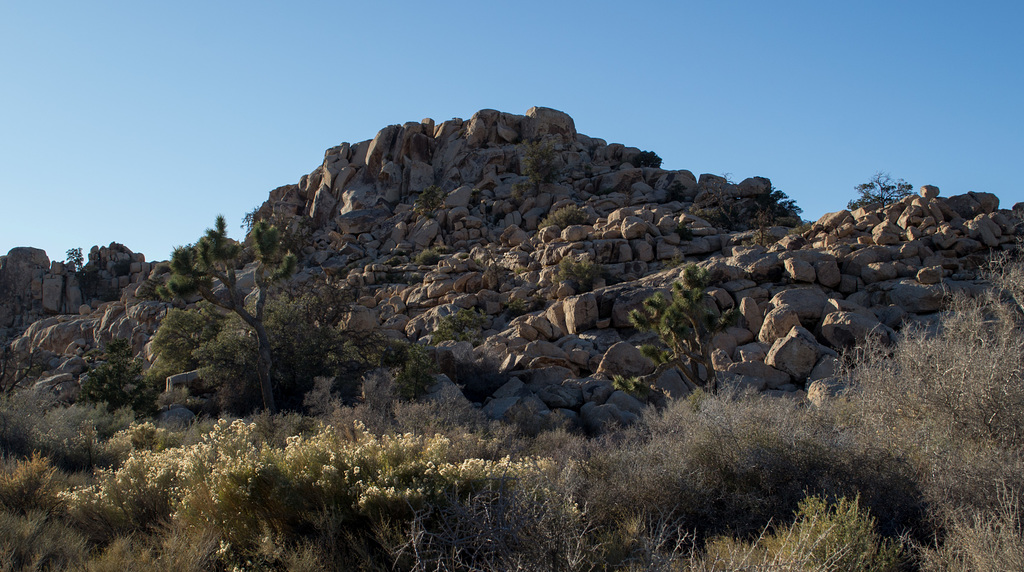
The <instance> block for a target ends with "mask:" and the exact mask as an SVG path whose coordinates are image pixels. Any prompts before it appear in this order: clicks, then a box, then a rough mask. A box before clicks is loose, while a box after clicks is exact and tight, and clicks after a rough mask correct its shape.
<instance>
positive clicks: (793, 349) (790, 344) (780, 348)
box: [765, 326, 821, 381]
mask: <svg viewBox="0 0 1024 572" xmlns="http://www.w3.org/2000/svg"><path fill="white" fill-rule="evenodd" d="M820 353H821V352H819V351H818V342H817V340H815V339H814V335H813V334H811V332H809V331H807V329H805V328H802V327H799V326H797V327H794V328H793V329H791V330H790V331H789V334H787V335H786V337H784V338H779V339H778V340H776V341H775V343H774V344H773V345H772V348H771V349H770V350H768V356H767V358H766V359H765V363H766V364H768V365H770V366H772V367H774V368H775V369H777V370H779V371H784V372H786V373H788V374H789V375H791V376H793V379H795V380H797V381H802V380H804V379H806V378H807V376H808V375H810V374H811V370H813V369H814V365H815V364H816V363H817V362H818V357H819V356H820Z"/></svg>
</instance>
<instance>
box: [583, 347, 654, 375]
mask: <svg viewBox="0 0 1024 572" xmlns="http://www.w3.org/2000/svg"><path fill="white" fill-rule="evenodd" d="M654 369H655V365H654V362H652V361H651V360H649V359H647V358H646V357H645V356H644V354H642V353H641V352H640V350H638V349H637V348H636V346H634V345H633V344H630V343H628V342H619V343H617V344H615V345H613V346H612V347H610V348H608V351H606V352H605V353H604V357H602V358H601V363H600V365H598V367H597V372H596V373H597V375H603V376H606V377H612V376H615V375H624V376H627V377H629V376H638V375H647V374H650V373H653V372H654Z"/></svg>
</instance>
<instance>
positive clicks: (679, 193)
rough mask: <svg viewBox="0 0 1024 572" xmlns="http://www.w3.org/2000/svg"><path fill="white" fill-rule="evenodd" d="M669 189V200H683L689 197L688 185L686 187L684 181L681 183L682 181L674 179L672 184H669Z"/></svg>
mask: <svg viewBox="0 0 1024 572" xmlns="http://www.w3.org/2000/svg"><path fill="white" fill-rule="evenodd" d="M667 191H668V200H669V202H672V201H679V202H683V201H685V200H686V199H687V195H686V187H684V186H683V183H681V182H680V181H673V182H672V184H671V185H669V186H668V189H667Z"/></svg>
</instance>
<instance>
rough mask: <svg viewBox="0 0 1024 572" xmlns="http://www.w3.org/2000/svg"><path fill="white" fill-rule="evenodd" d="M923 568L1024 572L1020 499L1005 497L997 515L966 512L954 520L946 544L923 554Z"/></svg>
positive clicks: (995, 513) (993, 513)
mask: <svg viewBox="0 0 1024 572" xmlns="http://www.w3.org/2000/svg"><path fill="white" fill-rule="evenodd" d="M922 568H923V569H925V570H947V571H958V572H959V571H963V572H968V571H981V572H996V571H1001V570H1024V526H1022V521H1021V505H1020V499H1019V498H1018V497H1017V496H1016V495H1013V494H1008V493H1004V494H1003V495H1002V498H1001V501H1000V505H999V508H998V509H997V510H995V511H991V512H988V513H983V512H980V511H964V512H962V513H961V514H959V515H957V516H956V517H954V519H953V524H952V526H951V530H950V533H949V534H948V535H947V537H946V540H945V542H944V543H943V544H942V545H941V546H940V547H938V548H934V549H931V550H925V551H924V552H923V566H922Z"/></svg>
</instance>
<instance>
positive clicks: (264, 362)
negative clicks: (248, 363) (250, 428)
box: [253, 321, 277, 413]
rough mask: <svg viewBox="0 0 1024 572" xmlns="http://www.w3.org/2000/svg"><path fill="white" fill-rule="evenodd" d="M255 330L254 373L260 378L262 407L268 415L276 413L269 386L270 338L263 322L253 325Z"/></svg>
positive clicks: (272, 391) (272, 393) (272, 394)
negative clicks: (257, 352)
mask: <svg viewBox="0 0 1024 572" xmlns="http://www.w3.org/2000/svg"><path fill="white" fill-rule="evenodd" d="M253 329H255V330H256V341H257V342H258V343H259V350H260V352H259V358H258V359H257V361H256V373H257V375H259V378H260V391H261V392H262V393H263V407H265V408H266V410H267V411H268V412H270V413H277V406H276V405H275V404H274V390H273V388H272V387H271V385H270V360H271V358H270V337H269V336H267V330H266V328H264V327H263V322H260V321H257V322H256V323H255V324H253Z"/></svg>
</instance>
